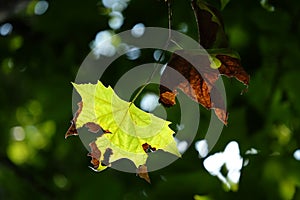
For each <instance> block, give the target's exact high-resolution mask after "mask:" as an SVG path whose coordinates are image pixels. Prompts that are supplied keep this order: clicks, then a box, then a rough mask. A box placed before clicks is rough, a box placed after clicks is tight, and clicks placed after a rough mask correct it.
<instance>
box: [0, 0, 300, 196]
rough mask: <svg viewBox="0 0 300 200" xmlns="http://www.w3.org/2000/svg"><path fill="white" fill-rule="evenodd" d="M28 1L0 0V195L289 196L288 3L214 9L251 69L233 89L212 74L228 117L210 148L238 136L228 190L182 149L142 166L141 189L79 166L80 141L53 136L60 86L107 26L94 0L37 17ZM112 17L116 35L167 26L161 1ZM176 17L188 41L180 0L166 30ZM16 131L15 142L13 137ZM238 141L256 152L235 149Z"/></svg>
mask: <svg viewBox="0 0 300 200" xmlns="http://www.w3.org/2000/svg"><path fill="white" fill-rule="evenodd" d="M36 2H37V1H25V0H23V1H22V0H21V1H3V0H2V1H0V14H1V15H0V26H1V25H3V24H5V23H11V24H12V26H13V30H12V32H11V33H10V34H8V35H6V36H1V35H0V83H1V85H0V94H1V98H0V104H1V106H0V110H1V111H0V127H1V130H0V138H1V139H0V152H1V153H0V199H27V198H28V199H29V198H30V199H91V198H93V199H193V197H194V195H199V196H198V197H197V198H198V199H300V161H299V160H298V161H297V160H296V159H295V158H294V157H293V153H294V152H295V150H297V149H299V148H300V139H299V134H300V133H299V132H300V118H299V116H300V101H299V98H300V95H299V82H298V81H299V77H300V69H299V56H300V42H299V36H300V23H299V18H300V3H299V1H296V0H294V1H272V2H269V3H270V4H271V5H273V6H274V7H275V11H274V12H270V11H268V9H266V8H264V7H263V6H261V4H260V2H259V1H253V0H244V1H238V0H232V1H230V3H229V4H228V5H227V6H226V8H225V9H224V10H223V11H222V15H223V17H224V23H225V30H226V33H227V34H228V37H229V42H230V46H231V47H232V48H233V49H235V50H237V51H238V52H239V53H240V55H241V58H242V64H243V66H244V68H245V70H246V71H247V72H248V73H249V74H250V76H251V82H250V86H249V90H248V92H247V93H245V94H244V95H242V96H241V95H240V91H241V89H242V88H243V87H242V86H241V84H240V83H238V82H237V81H235V80H228V79H227V78H224V82H225V86H226V91H227V102H228V111H229V113H230V115H229V124H228V127H226V128H224V131H223V132H222V135H221V137H220V139H219V141H218V143H217V145H216V146H215V147H214V149H213V150H212V152H210V154H212V153H214V152H218V151H223V150H224V148H225V146H226V145H227V144H228V143H229V142H230V141H233V140H234V141H237V142H238V143H239V146H240V151H241V155H242V156H243V157H244V158H247V159H249V164H248V165H247V166H245V167H243V169H242V174H241V178H240V183H239V189H238V191H235V192H233V191H226V189H225V187H224V186H223V185H222V183H221V181H219V180H218V178H216V177H214V176H211V175H210V174H209V173H208V172H207V171H206V170H205V168H204V167H203V160H201V159H199V158H198V153H197V151H196V150H195V148H194V146H193V145H192V146H191V147H190V148H189V149H188V151H187V152H186V153H185V154H184V155H183V158H182V159H179V160H177V161H176V162H174V163H173V164H172V165H170V166H168V167H166V168H164V169H162V170H159V171H155V172H152V173H150V176H151V180H152V184H148V183H146V182H145V181H144V180H142V179H139V178H138V177H136V176H135V175H134V174H127V173H123V172H119V171H116V170H113V169H107V170H106V171H103V172H101V173H96V172H93V171H92V170H90V169H89V168H88V166H89V165H90V163H89V162H90V158H88V157H87V156H86V154H87V153H88V151H87V149H86V148H85V147H84V146H83V145H82V142H81V141H80V139H79V138H78V137H70V138H69V139H67V140H65V139H64V134H65V132H66V130H67V129H68V127H69V125H70V123H69V122H70V119H71V118H72V109H71V108H72V86H71V84H70V82H71V81H73V80H74V79H75V77H76V73H77V70H78V68H79V66H80V64H81V62H82V61H83V60H84V58H85V56H86V55H87V54H88V53H89V52H90V47H89V45H90V42H91V41H92V40H93V39H94V38H95V36H96V34H97V33H98V32H99V31H102V30H106V29H110V28H109V26H108V23H107V21H108V20H109V16H107V15H105V14H103V9H104V7H103V6H102V4H101V1H92V0H90V1H77V0H76V1H66V0H59V1H58V0H53V1H50V2H49V8H48V10H47V11H46V13H45V14H43V15H35V14H34V12H33V8H34V6H35V4H36ZM27 3H28V4H27ZM212 3H213V4H214V5H216V6H217V7H219V6H220V4H219V1H212ZM123 15H124V17H125V21H124V24H123V26H122V27H121V28H120V29H119V30H117V31H116V33H118V32H120V31H123V30H127V29H131V28H132V27H133V26H134V25H135V24H136V23H144V24H145V26H158V27H167V26H168V15H167V6H166V4H165V3H164V1H159V0H143V1H141V0H132V1H131V2H130V3H129V5H128V7H127V9H126V10H124V12H123ZM181 23H186V24H187V26H188V32H187V33H186V34H187V35H189V36H191V37H193V38H195V39H196V33H197V30H196V27H195V22H194V16H193V12H192V10H191V8H190V4H189V1H188V0H184V1H183V0H182V1H174V3H173V27H174V29H178V28H179V27H180V24H181ZM125 67H126V66H125ZM120 68H122V66H120ZM120 70H122V69H120ZM114 73H118V72H114ZM107 77H108V78H107V79H111V80H112V81H113V80H114V78H115V77H117V76H116V74H108V75H107ZM201 111H202V112H204V113H207V115H209V114H210V112H209V111H206V110H205V109H203V110H201ZM204 115H205V114H204ZM191 120H192V119H191ZM205 126H207V124H205V123H204V125H203V127H205ZM200 129H201V128H200ZM203 129H204V128H203ZM16 130H19V132H20V131H21V132H22V130H23V131H24V132H25V138H21V139H19V140H20V141H19V140H18V139H16V136H13V133H14V132H15V133H16V132H18V131H16ZM204 131H205V130H204ZM199 132H201V130H199ZM202 137H203V136H201V133H199V134H198V136H197V140H199V139H203V138H202ZM250 148H255V149H257V150H258V151H259V153H258V154H257V155H251V156H249V155H245V152H246V150H248V149H250ZM200 196H201V197H200Z"/></svg>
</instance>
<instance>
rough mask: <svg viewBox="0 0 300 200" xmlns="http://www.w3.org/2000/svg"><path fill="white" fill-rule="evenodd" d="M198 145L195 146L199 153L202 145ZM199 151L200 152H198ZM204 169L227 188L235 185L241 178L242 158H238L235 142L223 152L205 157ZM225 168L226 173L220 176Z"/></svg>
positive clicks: (230, 143) (238, 153) (237, 147)
mask: <svg viewBox="0 0 300 200" xmlns="http://www.w3.org/2000/svg"><path fill="white" fill-rule="evenodd" d="M200 142H201V141H199V143H198V144H197V146H196V149H197V151H198V152H199V154H200V152H201V150H202V148H203V144H204V143H202V144H201V143H200ZM199 150H200V151H199ZM203 165H204V167H205V169H206V170H207V171H208V172H209V173H210V174H211V175H213V176H217V177H218V178H219V180H220V181H222V182H223V183H224V184H225V185H226V187H227V188H229V189H230V188H231V187H232V186H233V184H235V185H237V184H238V183H239V179H240V176H241V169H242V167H243V158H242V157H241V156H240V149H239V145H238V143H237V142H236V141H231V142H229V143H228V144H227V146H226V147H225V150H224V152H218V153H215V154H213V155H211V156H209V157H207V158H206V159H205V160H204V161H203ZM223 166H225V167H226V169H227V171H228V173H227V175H226V177H225V175H223V174H222V172H221V169H222V167H223Z"/></svg>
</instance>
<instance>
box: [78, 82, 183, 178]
mask: <svg viewBox="0 0 300 200" xmlns="http://www.w3.org/2000/svg"><path fill="white" fill-rule="evenodd" d="M73 85H74V87H75V89H76V90H77V92H78V93H79V94H80V96H81V98H82V108H80V107H81V104H79V110H78V112H77V113H76V115H75V118H74V119H73V121H74V122H75V123H76V128H81V127H83V126H84V125H85V126H86V127H87V128H89V130H90V131H91V132H97V130H99V129H100V127H101V128H102V129H103V130H105V131H104V133H103V134H102V135H101V136H99V137H98V138H97V140H96V141H94V142H92V143H91V144H90V147H91V153H90V156H91V157H92V161H91V162H92V163H93V164H94V168H95V169H96V170H98V171H101V170H103V169H105V168H106V166H110V165H111V163H112V162H114V161H117V160H119V159H122V158H127V159H129V160H131V161H132V162H133V163H134V164H135V166H136V168H137V169H138V168H139V167H140V166H143V165H145V163H146V160H147V158H148V153H149V152H152V151H155V150H156V149H161V150H164V151H166V152H169V153H171V154H174V155H176V156H179V157H180V153H179V152H178V149H177V147H176V142H175V140H174V138H173V131H172V130H171V129H170V128H169V126H168V125H169V124H170V122H168V121H165V120H163V119H160V118H158V117H156V116H154V115H152V114H150V113H146V112H144V111H142V110H140V109H139V108H137V107H136V106H135V105H134V104H133V103H132V102H126V101H123V100H122V99H120V98H119V97H118V96H117V95H116V94H115V93H114V91H113V89H112V88H111V87H105V86H104V85H103V84H102V83H101V82H98V83H97V84H90V83H89V84H75V83H74V84H73ZM148 150H151V151H148ZM142 173H146V172H144V171H143V172H142ZM143 176H144V175H143Z"/></svg>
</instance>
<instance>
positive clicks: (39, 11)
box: [34, 1, 49, 15]
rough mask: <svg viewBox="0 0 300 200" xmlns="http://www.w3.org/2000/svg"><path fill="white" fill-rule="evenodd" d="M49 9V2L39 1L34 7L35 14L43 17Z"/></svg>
mask: <svg viewBox="0 0 300 200" xmlns="http://www.w3.org/2000/svg"><path fill="white" fill-rule="evenodd" d="M48 7H49V3H48V2H47V1H38V2H37V3H36V4H35V6H34V14H36V15H43V14H44V13H45V12H46V11H47V10H48Z"/></svg>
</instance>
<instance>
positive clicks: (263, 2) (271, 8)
mask: <svg viewBox="0 0 300 200" xmlns="http://www.w3.org/2000/svg"><path fill="white" fill-rule="evenodd" d="M260 5H261V6H262V7H263V8H264V9H266V10H267V11H269V12H273V11H275V7H274V6H272V5H271V4H270V3H269V1H268V0H261V1H260Z"/></svg>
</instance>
